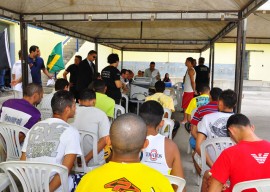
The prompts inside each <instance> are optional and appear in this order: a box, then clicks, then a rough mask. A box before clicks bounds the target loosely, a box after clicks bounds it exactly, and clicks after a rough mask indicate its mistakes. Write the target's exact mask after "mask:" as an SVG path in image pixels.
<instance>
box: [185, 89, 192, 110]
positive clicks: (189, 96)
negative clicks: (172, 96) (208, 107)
mask: <svg viewBox="0 0 270 192" xmlns="http://www.w3.org/2000/svg"><path fill="white" fill-rule="evenodd" d="M193 97H194V92H184V95H183V99H182V108H183V109H186V108H187V107H188V104H189V103H190V101H191V99H192V98H193Z"/></svg>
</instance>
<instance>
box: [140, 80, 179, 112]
mask: <svg viewBox="0 0 270 192" xmlns="http://www.w3.org/2000/svg"><path fill="white" fill-rule="evenodd" d="M155 89H156V93H155V94H154V95H151V96H148V97H146V98H145V101H150V100H154V101H157V102H159V103H160V104H161V105H162V107H165V108H168V109H170V110H171V111H172V112H174V111H175V109H174V103H173V99H172V98H171V97H170V96H168V95H166V94H164V93H163V92H164V91H165V83H164V82H163V81H157V82H156V83H155Z"/></svg>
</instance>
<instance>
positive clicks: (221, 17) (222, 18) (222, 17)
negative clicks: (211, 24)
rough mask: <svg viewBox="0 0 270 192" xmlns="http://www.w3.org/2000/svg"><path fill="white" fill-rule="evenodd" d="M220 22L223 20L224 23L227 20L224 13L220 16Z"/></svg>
mask: <svg viewBox="0 0 270 192" xmlns="http://www.w3.org/2000/svg"><path fill="white" fill-rule="evenodd" d="M220 20H221V21H224V20H225V14H224V13H221V15H220Z"/></svg>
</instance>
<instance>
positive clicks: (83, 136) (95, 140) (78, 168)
mask: <svg viewBox="0 0 270 192" xmlns="http://www.w3.org/2000/svg"><path fill="white" fill-rule="evenodd" d="M79 133H80V145H81V149H82V153H83V154H82V156H80V158H81V166H79V165H78V162H77V159H76V161H75V164H74V167H73V171H75V172H80V173H88V172H89V171H91V170H92V169H94V168H96V167H98V166H100V165H99V162H98V149H97V143H98V137H97V135H96V134H95V133H92V132H89V131H81V130H79ZM87 137H91V138H92V143H93V164H94V166H92V167H88V166H87V164H86V162H85V158H84V156H85V155H86V154H84V152H83V142H84V140H85V139H88V138H87Z"/></svg>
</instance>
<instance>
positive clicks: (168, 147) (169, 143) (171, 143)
mask: <svg viewBox="0 0 270 192" xmlns="http://www.w3.org/2000/svg"><path fill="white" fill-rule="evenodd" d="M164 143H165V150H170V151H171V152H172V153H170V154H174V153H173V152H174V151H175V150H178V147H177V145H176V144H175V142H174V141H173V140H171V139H169V138H167V137H165V142H164Z"/></svg>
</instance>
